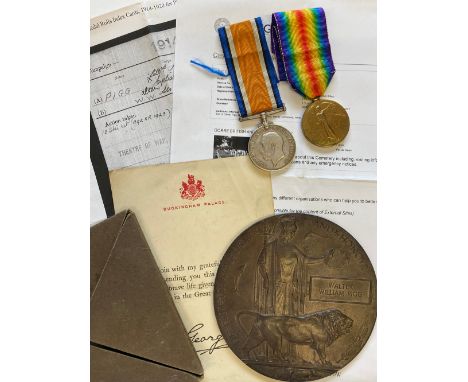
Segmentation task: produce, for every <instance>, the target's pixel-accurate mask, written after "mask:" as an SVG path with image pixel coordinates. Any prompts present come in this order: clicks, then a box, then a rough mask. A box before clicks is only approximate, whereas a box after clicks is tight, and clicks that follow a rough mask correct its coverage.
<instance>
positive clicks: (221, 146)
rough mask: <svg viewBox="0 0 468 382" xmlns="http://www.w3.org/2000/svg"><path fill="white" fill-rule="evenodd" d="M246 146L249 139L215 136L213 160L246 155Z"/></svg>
mask: <svg viewBox="0 0 468 382" xmlns="http://www.w3.org/2000/svg"><path fill="white" fill-rule="evenodd" d="M248 145H249V137H232V136H228V135H215V136H214V142H213V159H216V158H227V157H240V156H243V155H247V153H248Z"/></svg>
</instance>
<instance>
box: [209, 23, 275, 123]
mask: <svg viewBox="0 0 468 382" xmlns="http://www.w3.org/2000/svg"><path fill="white" fill-rule="evenodd" d="M218 33H219V38H220V40H221V46H222V47H223V52H224V58H225V60H226V65H227V68H228V72H229V75H230V76H231V80H232V85H233V87H234V92H235V94H236V99H237V104H238V105H239V111H240V114H241V117H247V116H250V115H255V114H259V113H262V112H266V111H270V110H274V109H276V108H282V107H283V101H282V100H281V96H280V93H279V90H278V77H277V76H276V71H275V68H274V66H273V61H272V58H271V55H270V52H269V50H268V45H267V41H266V37H265V32H264V30H263V23H262V19H261V18H260V17H257V18H255V19H254V20H247V21H243V22H240V23H237V24H232V25H230V26H226V27H222V28H219V29H218Z"/></svg>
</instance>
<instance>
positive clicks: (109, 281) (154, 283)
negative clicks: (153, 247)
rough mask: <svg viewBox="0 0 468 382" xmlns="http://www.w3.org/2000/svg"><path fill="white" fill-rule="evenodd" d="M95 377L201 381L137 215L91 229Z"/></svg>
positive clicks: (126, 215) (117, 217)
mask: <svg viewBox="0 0 468 382" xmlns="http://www.w3.org/2000/svg"><path fill="white" fill-rule="evenodd" d="M90 284H91V381H92V382H98V381H99V382H107V381H109V382H110V381H112V382H117V381H129V382H130V381H138V382H141V381H147V380H148V381H150V380H151V381H170V380H174V381H176V380H177V381H197V380H198V378H196V376H201V375H202V374H203V368H202V366H201V363H200V360H199V359H198V356H197V354H196V352H195V350H194V348H193V345H192V343H191V341H190V339H189V337H188V335H187V332H186V330H185V328H184V325H183V323H182V320H181V319H180V316H179V314H178V312H177V310H176V307H175V306H174V302H173V300H172V297H171V295H170V294H169V290H168V288H167V285H166V283H165V281H164V279H163V277H162V275H161V273H160V271H159V268H158V266H157V264H156V261H155V260H154V257H153V255H152V253H151V251H150V249H149V247H148V244H147V242H146V240H145V237H144V236H143V233H142V231H141V229H140V226H139V224H138V221H137V219H136V217H135V214H134V213H133V212H131V211H124V212H121V213H119V214H117V215H115V216H113V217H111V218H109V219H107V220H105V221H103V222H102V223H99V224H97V225H95V226H93V227H92V228H91V280H90Z"/></svg>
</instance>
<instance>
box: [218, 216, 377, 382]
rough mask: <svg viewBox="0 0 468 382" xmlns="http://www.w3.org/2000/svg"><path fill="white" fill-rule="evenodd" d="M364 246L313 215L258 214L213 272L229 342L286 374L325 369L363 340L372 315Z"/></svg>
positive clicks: (315, 374)
mask: <svg viewBox="0 0 468 382" xmlns="http://www.w3.org/2000/svg"><path fill="white" fill-rule="evenodd" d="M376 297H377V294H376V276H375V272H374V268H373V267H372V264H371V262H370V260H369V258H368V257H367V255H366V253H365V251H364V249H363V248H362V247H361V246H360V245H359V243H358V242H357V241H356V240H355V239H354V238H353V237H352V236H351V235H350V234H349V233H348V232H347V231H345V230H344V229H343V228H341V227H340V226H338V225H336V224H334V223H332V222H330V221H329V220H326V219H323V218H320V217H318V216H313V215H306V214H285V215H277V216H272V217H269V218H266V219H263V220H261V221H259V222H257V223H255V224H254V225H252V226H251V227H249V228H248V229H246V230H245V231H244V232H242V233H241V234H240V235H239V236H238V237H237V238H236V239H235V240H234V242H233V243H232V244H231V245H230V247H229V248H228V250H227V251H226V254H225V255H224V257H223V259H222V261H221V264H220V266H219V269H218V273H217V275H216V281H215V287H214V304H215V313H216V318H217V321H218V325H219V327H220V329H221V333H222V335H223V337H224V339H225V340H226V342H227V344H228V345H229V347H230V348H231V350H232V351H233V352H234V353H235V354H236V355H237V356H238V357H239V358H240V359H241V360H242V361H243V362H244V363H245V364H246V365H247V366H249V367H250V368H252V369H254V370H256V371H257V372H259V373H261V374H264V375H266V376H268V377H271V378H276V379H280V380H283V381H310V380H316V379H320V378H324V377H327V376H329V375H331V374H333V373H335V372H336V371H338V370H339V369H341V368H343V367H344V366H345V365H347V364H348V363H349V362H351V360H352V359H353V358H354V357H356V355H357V354H358V353H359V352H360V351H361V349H362V348H363V347H364V345H365V344H366V342H367V340H368V338H369V336H370V335H371V332H372V329H373V327H374V323H375V320H376V317H377V302H376Z"/></svg>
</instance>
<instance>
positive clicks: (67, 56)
mask: <svg viewBox="0 0 468 382" xmlns="http://www.w3.org/2000/svg"><path fill="white" fill-rule="evenodd" d="M200 1H201V0H200ZM350 1H351V0H350ZM378 12H379V20H378V28H379V35H378V40H379V41H378V46H379V49H378V50H379V53H378V62H379V74H378V77H379V79H378V82H379V92H378V104H379V105H378V126H379V136H378V142H379V147H378V149H379V150H378V152H379V160H380V163H379V174H378V176H379V195H378V197H379V212H378V216H379V224H378V232H379V234H378V235H379V248H378V251H379V271H378V279H379V301H380V302H379V328H378V338H379V343H378V364H379V365H378V376H379V382H395V381H398V382H400V381H411V382H419V381H424V382H433V381H434V382H440V381H444V382H446V381H447V382H452V381H453V382H459V381H464V380H466V372H465V370H464V365H465V363H466V359H465V358H466V343H467V341H468V334H467V331H466V330H465V317H466V314H467V313H468V312H467V306H466V305H467V304H466V289H467V288H466V278H467V269H468V261H467V257H466V253H467V250H466V247H467V245H466V217H467V216H468V209H467V205H466V195H468V189H467V182H466V176H465V174H466V166H467V165H466V163H467V159H466V150H465V149H464V147H465V146H466V143H467V140H468V133H467V129H466V120H465V118H464V116H463V111H464V110H465V109H466V94H465V93H466V89H467V88H468V77H467V75H468V73H467V71H466V70H464V67H463V63H464V62H466V61H467V57H466V56H467V53H466V49H463V47H464V46H465V45H466V41H465V35H466V31H465V28H466V20H465V18H466V14H467V6H466V5H465V3H463V2H459V1H455V0H452V1H450V0H449V1H445V2H444V3H443V4H441V3H440V2H439V1H433V0H428V1H425V2H416V1H414V2H408V1H402V0H394V1H392V2H379V10H378ZM2 15H3V19H2V23H0V28H1V29H0V31H1V33H2V35H3V36H4V39H3V41H2V48H3V50H2V52H3V56H2V57H3V58H4V59H3V60H2V61H1V64H0V65H1V71H2V73H3V74H4V75H3V77H2V91H1V92H0V97H1V101H2V105H3V107H2V141H1V142H2V143H1V144H2V147H1V150H0V153H1V154H0V155H1V156H2V158H3V159H4V160H3V167H2V177H1V187H0V201H1V203H2V223H1V236H0V237H1V247H0V248H1V251H0V253H1V268H0V270H1V275H0V290H1V293H2V315H1V316H0V321H1V322H0V324H1V326H2V328H3V335H2V349H3V352H2V359H3V363H2V368H1V369H0V380H2V381H13V382H16V381H18V382H19V381H21V382H22V381H48V382H56V381H57V382H63V381H67V382H75V381H77V382H78V381H79V382H82V381H87V380H89V342H88V341H89V327H88V323H89V294H88V290H89V289H88V288H89V260H88V255H89V241H88V240H89V230H88V229H89V225H88V224H89V185H88V179H89V178H88V177H89V136H88V131H89V130H88V128H89V103H88V95H89V82H88V80H89V72H88V70H89V17H90V14H89V9H88V7H87V5H86V2H76V3H73V4H72V3H64V2H63V1H54V2H45V1H40V2H39V1H29V2H28V1H25V2H21V3H14V2H7V3H5V4H4V5H3V8H2ZM24 26H26V27H24ZM350 33H351V32H350ZM26 90H28V91H30V92H33V93H32V95H31V93H28V94H29V98H28V97H27V94H26Z"/></svg>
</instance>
